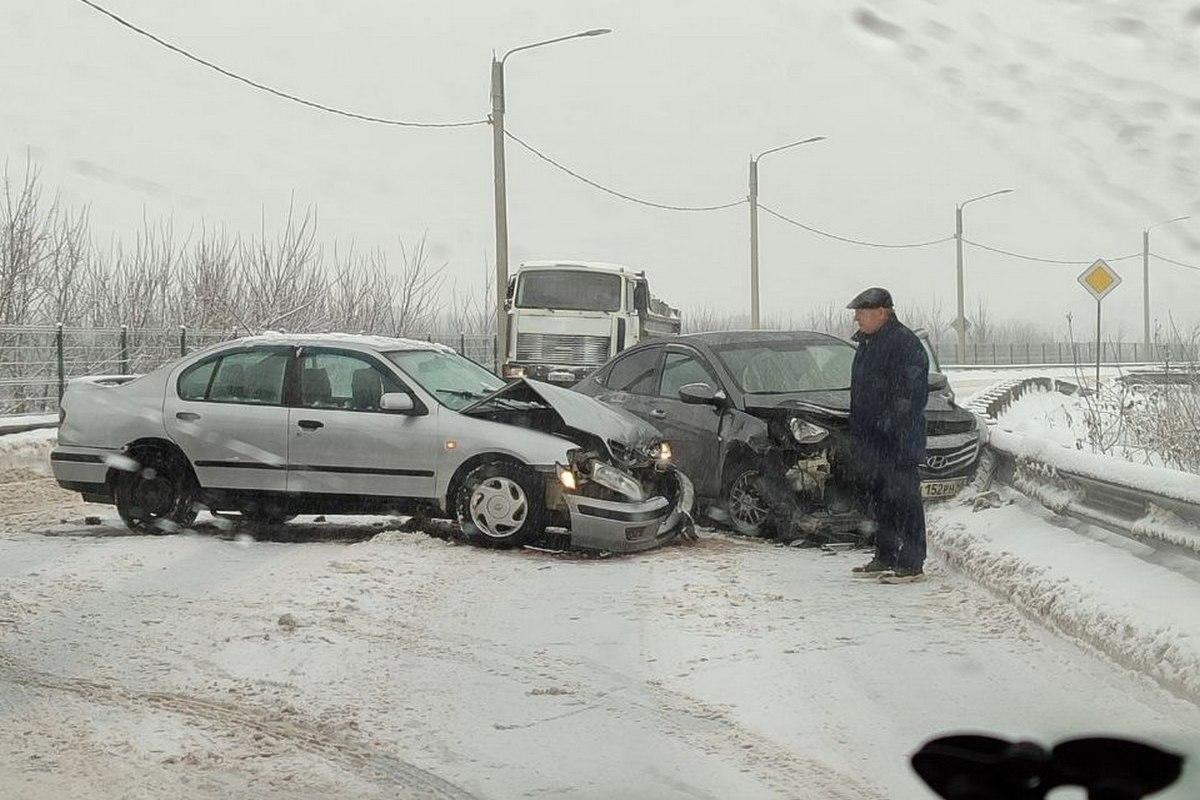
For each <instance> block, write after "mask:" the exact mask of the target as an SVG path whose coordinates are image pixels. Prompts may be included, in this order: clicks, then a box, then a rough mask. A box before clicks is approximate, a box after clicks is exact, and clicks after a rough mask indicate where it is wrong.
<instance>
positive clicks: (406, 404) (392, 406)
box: [379, 392, 416, 414]
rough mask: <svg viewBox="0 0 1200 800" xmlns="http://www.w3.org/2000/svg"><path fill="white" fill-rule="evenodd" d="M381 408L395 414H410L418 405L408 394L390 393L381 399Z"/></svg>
mask: <svg viewBox="0 0 1200 800" xmlns="http://www.w3.org/2000/svg"><path fill="white" fill-rule="evenodd" d="M379 408H380V409H382V410H383V411H390V412H392V413H393V414H408V413H410V412H411V411H412V410H413V409H414V408H416V404H415V403H413V399H412V395H410V394H408V393H407V392H388V393H386V394H384V395H383V396H382V397H380V398H379Z"/></svg>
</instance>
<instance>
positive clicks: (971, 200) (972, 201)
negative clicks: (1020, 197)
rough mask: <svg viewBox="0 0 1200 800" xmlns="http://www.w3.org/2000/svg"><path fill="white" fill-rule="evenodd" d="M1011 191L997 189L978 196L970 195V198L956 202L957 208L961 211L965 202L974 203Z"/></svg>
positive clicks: (1010, 190)
mask: <svg viewBox="0 0 1200 800" xmlns="http://www.w3.org/2000/svg"><path fill="white" fill-rule="evenodd" d="M1012 191H1013V190H1012V189H997V190H996V191H994V192H988V193H987V194H981V195H979V196H978V197H972V198H971V199H970V200H964V201H962V202H961V203H959V204H958V208H959V210H960V211H961V210H962V207H963V206H965V205H966V204H967V203H974V202H975V201H976V200H986V199H988V198H989V197H995V196H996V195H1001V194H1009V193H1011V192H1012Z"/></svg>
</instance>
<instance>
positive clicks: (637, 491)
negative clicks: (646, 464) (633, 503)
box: [588, 461, 646, 502]
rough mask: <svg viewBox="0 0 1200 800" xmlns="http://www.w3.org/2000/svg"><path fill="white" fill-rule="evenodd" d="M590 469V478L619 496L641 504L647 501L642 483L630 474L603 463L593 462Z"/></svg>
mask: <svg viewBox="0 0 1200 800" xmlns="http://www.w3.org/2000/svg"><path fill="white" fill-rule="evenodd" d="M589 467H590V469H589V471H588V477H589V478H591V479H592V480H593V481H595V482H596V483H598V484H600V485H601V486H603V487H604V488H605V489H612V490H613V491H614V492H616V493H617V494H623V495H625V496H626V497H629V498H631V499H633V500H637V501H639V502H640V501H642V500H645V499H646V494H645V492H643V491H642V484H641V481H639V480H638V479H637V478H635V477H633V476H632V475H630V474H629V473H628V472H624V471H622V470H619V469H617V468H616V467H614V466H612V465H611V464H605V463H604V462H603V461H592V462H591V464H590V465H589Z"/></svg>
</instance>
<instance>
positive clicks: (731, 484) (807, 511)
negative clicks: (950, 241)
mask: <svg viewBox="0 0 1200 800" xmlns="http://www.w3.org/2000/svg"><path fill="white" fill-rule="evenodd" d="M854 352H855V349H854V345H853V344H852V343H850V342H848V341H846V340H844V339H839V338H838V337H836V336H830V335H828V334H823V333H816V332H811V331H798V332H781V331H737V332H721V333H701V334H689V335H683V336H675V337H670V338H665V339H656V340H653V341H651V342H647V343H646V344H642V345H639V346H637V347H634V348H631V349H630V350H626V351H625V352H623V353H621V354H619V355H617V356H615V357H614V358H613V359H612V360H610V361H609V362H608V363H606V364H604V365H603V366H601V367H600V368H599V369H597V370H596V371H595V372H593V373H592V374H591V375H589V376H588V377H586V378H584V379H583V381H581V382H580V383H578V384H576V386H575V389H576V390H577V391H580V392H583V393H584V394H588V395H591V396H593V397H595V398H597V399H598V400H601V401H602V402H605V403H607V404H609V405H612V406H614V407H616V408H620V409H624V410H625V411H629V412H631V413H633V414H635V415H637V416H639V417H641V418H643V419H645V420H647V421H649V422H651V423H652V424H654V425H655V426H656V427H658V429H659V430H660V431H662V433H663V435H664V436H665V438H666V439H667V441H668V442H669V443H670V445H671V448H672V450H673V453H674V459H675V463H676V464H677V466H679V468H680V469H682V470H683V471H684V472H685V473H687V474H688V475H689V476H690V477H691V478H692V481H693V483H694V484H695V488H696V495H697V499H698V500H699V501H700V502H701V504H702V505H703V506H704V507H706V508H707V509H708V510H709V515H710V516H712V517H714V518H716V519H718V520H721V521H724V520H725V519H727V520H728V522H729V524H730V525H732V526H733V527H734V528H735V529H736V530H738V531H741V532H743V533H747V534H762V533H765V532H767V531H768V530H770V529H772V528H773V529H774V530H775V531H776V532H777V533H780V534H784V533H787V534H791V535H795V536H812V537H816V538H839V539H842V538H846V539H854V538H856V537H859V536H860V535H861V534H860V533H859V531H861V529H862V524H861V523H862V521H863V510H864V509H863V508H862V507H861V501H860V498H861V497H862V491H861V488H860V483H859V472H858V470H857V469H856V468H855V463H854V455H853V450H852V448H851V447H850V446H849V434H848V430H847V429H848V417H849V411H850V365H851V362H852V361H853V359H854ZM929 391H930V396H929V402H928V407H927V411H926V420H927V433H928V447H927V456H926V461H925V463H924V464H923V465H922V467H921V478H922V487H921V488H922V493H923V495H924V496H925V497H926V498H931V499H933V498H939V497H949V496H952V495H954V494H955V493H957V492H958V491H959V490H960V489H961V488H962V487H963V486H965V485H966V483H967V482H968V481H969V480H970V479H971V478H972V477H973V476H974V474H975V469H976V466H977V463H978V459H979V452H980V447H981V443H982V437H983V433H984V428H983V426H982V424H981V422H980V420H979V419H978V418H977V417H976V416H975V415H974V414H972V413H971V412H969V411H967V410H966V409H963V408H961V407H959V406H957V405H956V404H955V402H954V397H953V394H951V392H950V391H949V388H948V386H947V383H946V379H945V377H944V376H943V375H940V374H938V373H936V372H933V373H931V374H930V389H929Z"/></svg>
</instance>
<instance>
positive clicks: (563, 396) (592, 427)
mask: <svg viewBox="0 0 1200 800" xmlns="http://www.w3.org/2000/svg"><path fill="white" fill-rule="evenodd" d="M525 387H527V388H528V389H529V390H530V391H532V392H533V393H534V394H536V395H537V396H538V397H540V398H541V399H542V400H543V401H544V402H545V403H546V405H548V406H550V407H551V408H553V409H554V410H555V412H557V413H558V415H559V416H560V417H561V418H562V421H563V424H564V425H566V426H567V427H568V428H574V429H575V430H577V431H582V432H584V433H590V434H592V435H593V436H598V437H600V439H601V440H602V441H604V442H605V443H606V444H607V443H608V442H616V443H617V444H619V445H622V446H624V447H628V448H638V447H648V446H650V445H652V444H654V443H655V442H659V441H662V438H663V436H662V434H661V433H659V432H658V430H657V429H656V428H655V427H654V426H653V425H651V424H650V423H648V422H646V421H644V420H642V419H639V418H638V417H635V416H634V415H633V414H629V413H627V412H625V411H620V410H618V409H615V408H612V407H610V406H606V405H605V404H604V403H601V402H600V401H599V400H596V399H594V398H592V397H588V396H587V395H586V394H580V393H579V392H577V391H575V390H574V389H566V388H563V387H562V386H554V385H553V384H549V383H543V382H542V381H535V380H532V379H530V378H521V379H520V380H516V381H513V382H512V383H510V384H508V385H507V386H505V387H504V388H503V389H500V390H499V391H497V392H493V393H492V394H491V395H489V396H488V397H486V398H484V399H483V400H480V401H479V402H477V403H473V404H472V405H471V406H468V407H467V408H464V409H463V410H462V412H461V413H464V414H469V413H471V409H472V408H473V407H475V406H478V405H483V404H484V403H486V402H487V401H488V400H490V399H492V398H496V397H504V396H506V395H513V394H517V393H519V392H520V391H521V390H522V388H525Z"/></svg>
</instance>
